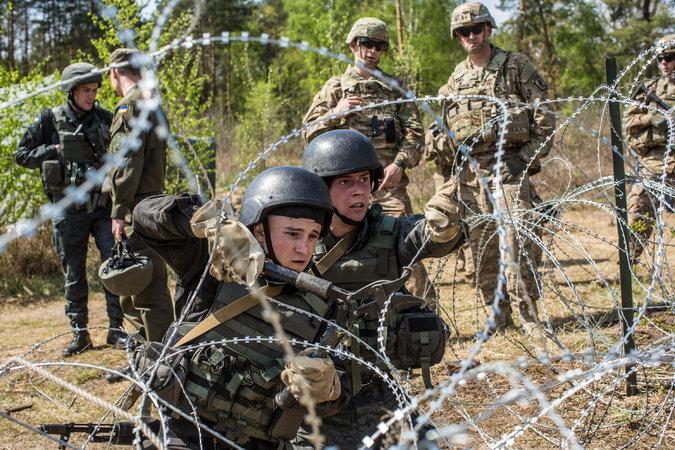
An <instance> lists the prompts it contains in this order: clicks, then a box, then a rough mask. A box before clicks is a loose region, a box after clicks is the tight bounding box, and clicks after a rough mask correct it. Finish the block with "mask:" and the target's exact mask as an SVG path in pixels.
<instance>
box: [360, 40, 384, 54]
mask: <svg viewBox="0 0 675 450" xmlns="http://www.w3.org/2000/svg"><path fill="white" fill-rule="evenodd" d="M359 45H361V46H363V47H365V48H374V49H375V50H377V51H378V52H381V51H383V50H386V49H387V47H388V46H387V43H386V42H383V41H374V40H372V39H368V38H366V37H360V38H359Z"/></svg>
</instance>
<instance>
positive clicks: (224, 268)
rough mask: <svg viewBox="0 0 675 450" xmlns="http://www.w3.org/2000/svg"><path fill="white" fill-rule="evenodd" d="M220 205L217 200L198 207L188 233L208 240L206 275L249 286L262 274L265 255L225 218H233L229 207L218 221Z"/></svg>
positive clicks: (236, 223)
mask: <svg viewBox="0 0 675 450" xmlns="http://www.w3.org/2000/svg"><path fill="white" fill-rule="evenodd" d="M221 205H222V203H221V202H220V200H215V201H213V200H212V201H209V202H208V203H206V204H205V205H204V206H202V207H201V208H200V209H199V211H197V212H196V213H195V215H194V216H193V217H192V219H191V220H190V225H191V226H192V232H193V233H194V234H195V236H197V237H199V238H207V239H208V240H209V252H211V254H212V255H213V259H212V261H211V266H210V267H209V273H210V274H211V275H213V277H215V278H216V279H218V280H221V281H228V282H229V281H234V282H236V283H239V284H246V285H248V286H252V285H253V283H255V281H256V279H257V278H258V277H259V276H260V273H261V272H262V270H263V265H264V262H265V252H264V251H263V249H262V248H261V247H260V244H259V243H258V240H257V239H256V238H255V237H254V236H253V234H252V233H251V232H250V231H249V229H248V228H246V227H245V226H244V224H242V223H241V222H239V221H237V220H234V219H228V218H226V217H232V216H234V214H233V213H232V208H231V207H230V208H229V209H228V208H227V207H228V206H229V205H226V208H225V209H226V210H228V213H227V215H226V216H225V217H223V216H221V219H220V221H218V214H219V212H220V210H221Z"/></svg>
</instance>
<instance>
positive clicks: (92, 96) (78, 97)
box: [73, 83, 98, 111]
mask: <svg viewBox="0 0 675 450" xmlns="http://www.w3.org/2000/svg"><path fill="white" fill-rule="evenodd" d="M97 94H98V83H87V84H81V85H79V86H76V87H75V89H73V100H74V101H75V104H76V105H77V107H78V108H80V109H81V110H82V111H90V110H91V108H93V107H94V103H95V102H96V95H97Z"/></svg>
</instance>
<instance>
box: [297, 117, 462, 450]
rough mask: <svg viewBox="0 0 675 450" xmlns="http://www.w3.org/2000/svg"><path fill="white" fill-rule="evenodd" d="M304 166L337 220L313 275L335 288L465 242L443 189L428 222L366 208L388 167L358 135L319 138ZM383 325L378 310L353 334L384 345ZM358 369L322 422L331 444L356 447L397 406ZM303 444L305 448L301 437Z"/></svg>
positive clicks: (320, 247) (391, 273)
mask: <svg viewBox="0 0 675 450" xmlns="http://www.w3.org/2000/svg"><path fill="white" fill-rule="evenodd" d="M302 165H303V167H304V168H306V169H308V170H310V171H312V172H314V173H316V174H317V175H319V176H321V178H323V180H324V182H325V183H326V185H327V186H328V188H329V192H330V194H331V201H332V202H333V207H334V213H333V218H332V221H331V224H330V230H329V232H328V233H327V234H326V236H325V237H323V238H322V239H321V240H320V241H319V243H318V244H317V246H316V250H315V252H314V263H315V265H314V268H313V270H314V272H315V275H317V276H321V277H322V278H324V279H326V280H329V281H331V282H333V283H335V285H336V286H339V287H342V288H344V289H348V290H357V289H359V288H362V287H364V286H366V285H368V284H370V283H372V282H374V281H378V280H393V279H396V278H398V277H399V276H400V275H401V273H402V271H403V267H404V266H409V265H410V263H411V262H412V261H413V258H415V256H416V255H417V254H418V252H419V258H430V257H443V256H446V255H448V254H450V253H451V252H452V251H455V250H457V249H458V248H459V247H460V246H461V245H462V243H463V242H464V240H465V236H464V233H463V224H462V221H461V220H459V215H458V210H457V208H456V206H455V204H454V203H453V202H449V201H448V199H447V198H446V197H445V196H444V195H445V193H444V192H442V191H441V192H440V193H439V194H437V196H436V197H434V198H432V200H431V201H430V202H429V204H427V206H426V208H425V209H426V211H427V216H428V217H429V218H431V222H430V221H428V220H427V219H426V218H425V216H423V215H421V214H416V215H412V216H408V217H401V218H394V217H392V216H389V215H386V214H384V213H383V211H382V207H381V206H380V205H379V204H375V205H374V206H369V198H370V194H371V192H373V191H375V190H377V188H378V185H379V180H380V179H382V171H383V169H382V165H381V163H380V160H379V158H378V154H377V152H376V151H375V148H374V146H373V144H372V143H371V141H370V140H369V139H368V138H367V137H366V136H364V135H363V134H361V133H359V132H357V131H353V130H334V131H329V132H327V133H324V134H322V135H321V136H318V137H316V138H315V139H314V140H312V142H311V143H310V144H309V146H307V149H306V150H305V153H304V155H303V159H302ZM420 249H421V251H420ZM378 327H379V311H378V314H377V315H376V317H372V316H370V317H364V318H363V319H361V320H360V321H359V322H358V331H355V333H356V334H358V335H359V336H360V337H361V339H362V340H363V341H365V342H366V343H368V344H369V345H370V346H371V347H372V348H379V347H378V344H377V337H378V335H377V332H376V331H377V329H378ZM351 351H352V352H353V353H355V354H356V355H357V356H359V357H362V358H363V359H365V360H367V361H371V362H373V363H375V364H378V363H379V365H380V366H381V367H382V369H384V370H386V367H384V366H382V364H381V361H379V360H378V359H377V358H375V357H374V355H373V354H372V352H370V351H366V350H357V348H355V347H354V346H352V348H351ZM359 351H361V353H359ZM359 367H360V366H359V365H358V364H354V365H353V366H352V367H351V371H350V372H349V373H350V375H351V377H352V379H353V380H358V379H360V383H359V382H355V383H354V387H353V395H354V396H353V398H352V400H351V401H350V403H349V404H348V405H347V406H346V407H345V408H343V409H342V410H340V411H339V412H338V413H337V414H335V415H332V416H330V417H326V418H324V419H323V426H322V428H321V432H322V433H323V434H324V435H325V437H326V445H336V446H338V447H339V448H357V447H358V446H359V445H360V442H361V439H362V438H363V437H365V436H366V435H369V434H370V433H372V432H374V431H375V427H376V425H377V423H378V422H379V421H380V419H381V417H382V416H383V415H384V414H385V413H386V412H388V411H393V410H395V409H396V408H397V404H396V400H395V397H394V394H393V393H392V392H391V389H390V388H389V387H388V386H387V384H386V383H385V382H384V381H383V380H382V379H381V378H379V377H378V376H377V375H376V374H374V373H373V372H372V370H370V369H368V368H366V367H361V368H359ZM301 434H303V433H301ZM299 440H300V441H302V443H303V444H307V443H308V442H306V441H305V440H304V439H303V438H302V437H301V438H299Z"/></svg>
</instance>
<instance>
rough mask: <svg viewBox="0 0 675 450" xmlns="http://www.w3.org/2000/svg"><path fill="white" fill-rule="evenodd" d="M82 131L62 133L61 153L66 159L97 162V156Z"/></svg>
mask: <svg viewBox="0 0 675 450" xmlns="http://www.w3.org/2000/svg"><path fill="white" fill-rule="evenodd" d="M82 133H83V132H80V133H78V134H74V133H64V132H62V133H60V135H59V137H60V139H61V154H62V155H63V158H64V159H65V160H66V161H72V162H78V163H84V164H87V165H92V164H94V163H96V156H95V154H94V150H93V149H92V148H91V145H90V144H89V142H87V139H86V138H85V137H84V135H83V134H82Z"/></svg>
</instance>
